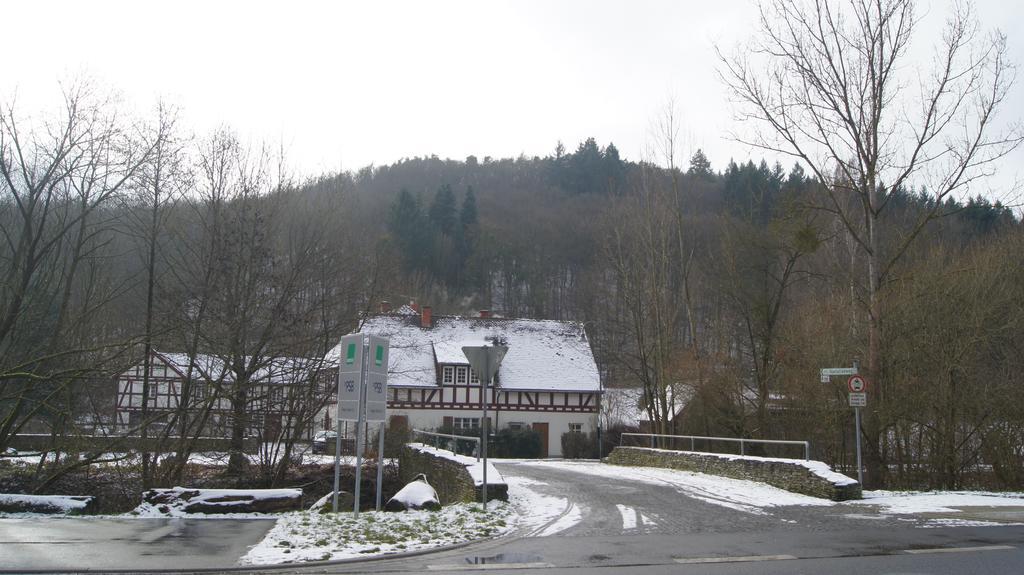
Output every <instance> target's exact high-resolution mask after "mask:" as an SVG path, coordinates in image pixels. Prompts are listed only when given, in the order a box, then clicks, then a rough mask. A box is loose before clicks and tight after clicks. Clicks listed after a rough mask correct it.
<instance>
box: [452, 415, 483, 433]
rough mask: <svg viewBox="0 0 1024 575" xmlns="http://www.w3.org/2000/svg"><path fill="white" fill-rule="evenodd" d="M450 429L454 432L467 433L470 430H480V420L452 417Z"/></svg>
mask: <svg viewBox="0 0 1024 575" xmlns="http://www.w3.org/2000/svg"><path fill="white" fill-rule="evenodd" d="M452 429H454V430H455V431H468V430H470V429H480V418H479V417H453V418H452Z"/></svg>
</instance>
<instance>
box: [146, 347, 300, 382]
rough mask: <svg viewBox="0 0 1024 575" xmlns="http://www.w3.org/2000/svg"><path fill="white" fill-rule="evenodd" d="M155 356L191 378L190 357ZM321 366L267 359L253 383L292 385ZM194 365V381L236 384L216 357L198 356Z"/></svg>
mask: <svg viewBox="0 0 1024 575" xmlns="http://www.w3.org/2000/svg"><path fill="white" fill-rule="evenodd" d="M153 353H154V355H156V357H158V358H161V359H163V360H164V362H166V363H167V365H169V366H170V367H172V368H174V369H175V370H176V371H178V372H179V373H181V374H182V375H188V371H189V369H188V368H189V363H190V361H189V355H188V354H187V353H168V352H161V351H155V350H154V351H153ZM248 360H249V358H246V361H248ZM318 363H319V362H318V361H316V360H311V359H308V358H302V357H275V358H267V359H266V360H264V362H263V365H261V366H260V367H259V368H257V369H256V371H255V372H254V373H253V374H252V377H251V378H250V380H251V381H253V382H258V383H269V384H292V383H295V382H296V381H298V380H299V379H302V378H304V377H305V376H306V375H308V374H309V373H310V372H311V371H312V370H313V369H314V368H316V367H318V365H317V364H318ZM191 364H192V373H193V377H194V378H202V379H207V380H210V381H223V382H231V381H233V380H234V373H233V372H232V371H231V369H230V368H229V366H228V364H227V363H226V362H225V361H224V359H223V358H220V357H218V356H216V355H207V354H196V356H195V357H194V359H193V361H192V362H191ZM197 372H198V373H197Z"/></svg>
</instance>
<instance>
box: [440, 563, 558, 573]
mask: <svg viewBox="0 0 1024 575" xmlns="http://www.w3.org/2000/svg"><path fill="white" fill-rule="evenodd" d="M552 568H554V565H552V564H551V563H484V564H481V565H473V564H470V563H459V564H456V565H427V570H428V571H482V570H486V569H552Z"/></svg>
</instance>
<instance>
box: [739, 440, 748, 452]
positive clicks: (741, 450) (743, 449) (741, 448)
mask: <svg viewBox="0 0 1024 575" xmlns="http://www.w3.org/2000/svg"><path fill="white" fill-rule="evenodd" d="M746 454H747V450H746V447H745V446H744V444H743V440H742V439H740V455H746Z"/></svg>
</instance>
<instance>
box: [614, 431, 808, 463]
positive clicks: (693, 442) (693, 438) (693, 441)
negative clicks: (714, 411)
mask: <svg viewBox="0 0 1024 575" xmlns="http://www.w3.org/2000/svg"><path fill="white" fill-rule="evenodd" d="M626 436H631V437H650V438H651V448H654V443H655V441H654V440H655V438H656V437H665V438H670V439H689V440H690V451H697V440H701V441H724V442H728V443H739V444H740V455H746V454H747V444H748V443H764V444H769V445H803V446H804V459H805V460H809V459H810V458H811V442H810V441H790V440H784V439H744V438H741V437H705V436H701V435H665V434H660V433H623V434H622V437H626ZM709 453H715V452H714V451H709Z"/></svg>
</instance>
